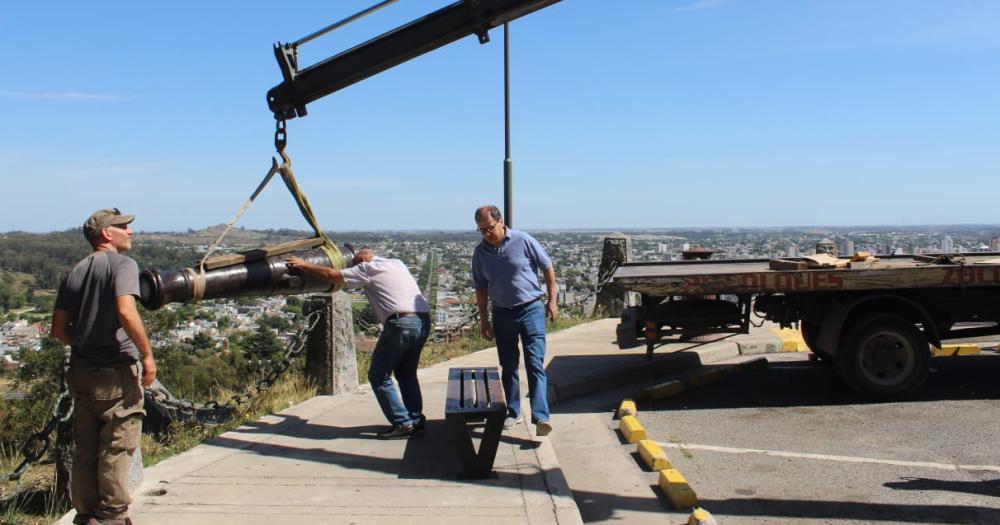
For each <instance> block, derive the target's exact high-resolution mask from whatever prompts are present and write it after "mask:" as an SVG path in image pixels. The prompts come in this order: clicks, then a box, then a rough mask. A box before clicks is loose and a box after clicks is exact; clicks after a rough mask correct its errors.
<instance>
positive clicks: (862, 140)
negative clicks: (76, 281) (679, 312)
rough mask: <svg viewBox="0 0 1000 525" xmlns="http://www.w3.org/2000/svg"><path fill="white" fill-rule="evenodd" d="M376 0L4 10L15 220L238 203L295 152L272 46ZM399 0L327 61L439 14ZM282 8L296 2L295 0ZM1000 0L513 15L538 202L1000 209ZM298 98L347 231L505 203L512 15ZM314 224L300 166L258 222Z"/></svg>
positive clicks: (732, 212)
mask: <svg viewBox="0 0 1000 525" xmlns="http://www.w3.org/2000/svg"><path fill="white" fill-rule="evenodd" d="M372 3H374V0H365V1H364V2H357V1H353V0H351V1H346V0H342V1H337V2H330V1H327V2H294V3H286V4H280V3H279V4H275V3H274V2H260V1H235V0H233V1H216V2H197V3H196V2H185V1H178V2H168V3H163V2H160V3H151V2H126V1H107V2H68V1H66V2H17V3H14V4H12V5H9V6H5V8H4V14H3V15H2V16H0V45H2V46H3V48H4V50H5V52H4V53H3V55H2V56H0V68H2V71H3V74H2V75H0V112H2V114H3V115H4V124H3V126H0V169H2V171H0V231H9V230H27V231H49V230H53V229H64V228H68V227H73V226H78V225H79V224H81V223H82V221H83V219H84V218H86V216H87V215H89V214H90V212H92V211H93V210H94V209H96V208H99V207H105V206H118V207H120V208H122V209H123V210H125V211H127V212H130V213H135V214H137V215H138V217H139V219H138V221H137V223H136V227H137V229H140V230H184V229H187V228H201V227H204V226H208V225H212V224H218V223H222V222H226V221H228V220H229V219H230V218H231V217H232V215H233V214H234V213H235V212H236V210H237V209H238V208H239V207H240V206H241V205H242V204H243V202H244V201H245V199H246V198H247V196H248V195H249V194H250V192H251V191H252V190H253V189H254V188H255V187H256V185H257V183H258V182H259V181H260V179H261V178H262V177H263V175H264V173H265V172H266V170H267V168H268V167H269V165H270V157H271V155H272V154H273V145H272V140H273V127H274V121H273V118H272V116H271V114H270V112H269V111H268V109H267V105H266V102H265V94H266V92H267V90H268V89H269V88H271V87H272V86H274V85H276V84H277V83H279V81H280V79H281V75H280V73H279V70H278V68H277V65H276V63H275V61H274V58H273V55H272V52H271V45H272V44H273V43H274V42H275V41H292V40H296V39H298V38H300V37H302V36H305V35H307V34H309V33H311V32H313V31H315V30H317V29H319V28H321V27H323V26H325V25H327V24H329V23H332V22H334V21H336V20H339V19H341V18H343V17H345V16H347V15H349V14H351V13H353V12H355V11H358V10H360V9H362V8H363V7H367V6H368V5H370V4H372ZM447 3H448V2H442V1H437V0H435V1H430V0H427V1H417V0H401V1H400V2H398V3H397V4H394V5H392V6H390V7H388V8H386V9H384V10H382V11H380V12H378V13H376V14H374V15H371V16H369V17H367V18H365V19H364V20H362V21H361V22H359V23H356V24H353V25H352V26H349V27H348V28H346V29H343V30H340V31H336V32H334V33H333V34H331V35H329V36H327V37H324V38H322V39H320V40H318V41H314V42H312V43H310V44H307V45H306V46H305V47H304V48H302V50H301V51H300V56H301V60H302V62H303V64H304V65H305V64H312V63H314V62H316V61H319V60H322V59H324V58H326V57H328V56H330V55H332V54H334V53H336V52H338V51H341V50H343V49H346V48H348V47H350V46H353V45H355V44H357V43H360V42H362V41H363V40H366V39H367V38H369V37H372V36H374V35H377V34H380V33H382V32H384V31H386V30H388V29H391V28H393V27H396V26H398V25H401V24H402V23H405V22H407V21H409V20H412V19H414V18H417V17H419V16H422V15H423V14H426V13H428V12H430V11H433V10H434V9H436V8H437V7H440V6H443V5H446V4H447ZM282 5H283V6H284V7H278V6H282ZM998 28H1000V2H995V1H992V0H935V1H932V0H837V1H832V0H829V1H819V0H813V1H808V0H801V1H791V0H785V1H769V0H757V1H751V0H634V1H620V2H606V1H598V0H564V1H562V2H560V3H558V4H556V5H554V6H552V7H549V8H546V9H544V10H542V11H539V12H537V13H534V14H532V15H529V16H527V17H524V18H522V19H519V20H517V21H515V22H514V23H513V24H512V26H511V55H512V65H511V68H512V95H513V102H512V104H513V106H512V119H513V159H514V177H515V183H514V186H515V223H516V226H517V227H520V228H528V229H541V228H588V227H609V228H629V227H688V226H792V225H804V224H824V225H848V224H928V223H937V224H956V223H1000V219H998V214H997V212H996V210H997V198H998V195H1000V31H998ZM491 37H492V41H491V42H490V43H489V44H487V45H485V46H482V45H480V44H479V43H478V41H477V40H476V39H475V37H469V38H466V39H464V40H461V41H459V42H456V43H454V44H452V45H450V46H447V47H445V48H442V49H439V50H437V51H435V52H432V53H430V54H427V55H424V56H422V57H419V58H417V59H415V60H412V61H410V62H408V63H405V64H403V65H401V66H398V67H396V68H394V69H392V70H390V71H387V72H385V73H383V74H381V75H378V76H376V77H373V78H370V79H368V80H365V81H363V82H361V83H359V84H355V85H354V86H351V87H349V88H347V89H345V90H343V91H341V92H338V93H334V94H333V95H330V96H328V97H326V98H324V99H322V100H320V101H317V102H314V103H312V104H311V105H310V106H309V115H308V116H307V117H305V118H301V119H294V120H292V121H289V124H288V127H289V146H288V152H289V154H290V155H291V157H292V159H293V162H294V167H295V172H296V176H297V178H298V181H299V184H300V185H301V187H302V188H303V189H304V190H305V191H306V193H307V195H308V196H309V198H310V200H311V201H312V203H313V208H314V209H315V211H316V214H317V216H318V219H319V222H320V224H321V225H322V226H323V228H324V229H327V230H333V231H337V230H359V229H360V230H372V229H462V228H472V227H473V224H472V220H471V217H472V212H473V209H474V208H475V207H476V206H477V205H479V204H482V203H489V202H494V203H496V204H498V205H501V206H502V202H501V200H502V196H503V189H502V158H503V90H502V79H503V77H502V58H503V33H502V30H500V29H496V30H494V31H493V32H491ZM240 224H241V225H243V226H246V227H248V228H283V227H291V228H300V229H307V225H306V224H305V222H304V221H303V220H302V219H301V217H300V216H299V215H298V212H297V210H296V208H295V206H294V203H293V201H292V200H291V198H290V196H289V195H288V194H287V192H286V191H285V190H284V188H283V186H282V185H281V184H280V182H279V181H274V182H272V184H271V186H269V187H268V189H267V190H266V191H265V192H264V194H263V195H262V196H261V197H260V198H259V199H258V201H257V202H256V203H255V204H254V206H253V207H251V209H250V210H249V211H248V212H247V213H246V215H244V218H243V219H242V220H241V222H240Z"/></svg>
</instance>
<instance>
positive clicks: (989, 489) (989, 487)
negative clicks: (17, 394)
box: [883, 478, 1000, 497]
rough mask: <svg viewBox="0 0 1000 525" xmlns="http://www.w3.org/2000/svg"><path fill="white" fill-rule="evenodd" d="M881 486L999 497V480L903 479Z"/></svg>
mask: <svg viewBox="0 0 1000 525" xmlns="http://www.w3.org/2000/svg"><path fill="white" fill-rule="evenodd" d="M883 485H884V486H885V487H888V488H890V489H896V490H940V491H947V492H965V493H967V494H978V495H980V496H996V497H1000V479H990V480H976V481H958V480H943V479H930V478H903V480H902V481H892V482H888V483H884V484H883Z"/></svg>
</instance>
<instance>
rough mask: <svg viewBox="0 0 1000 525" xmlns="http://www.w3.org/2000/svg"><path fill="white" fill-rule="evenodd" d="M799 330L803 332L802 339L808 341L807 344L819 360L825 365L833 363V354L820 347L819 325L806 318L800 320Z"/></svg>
mask: <svg viewBox="0 0 1000 525" xmlns="http://www.w3.org/2000/svg"><path fill="white" fill-rule="evenodd" d="M799 332H801V333H802V340H803V341H805V342H806V346H808V347H809V351H811V352H812V353H813V354H814V355H815V356H816V358H818V359H819V362H820V363H822V364H824V365H832V364H833V361H834V359H833V356H832V355H830V354H829V353H827V352H824V351H822V350H820V349H819V325H818V324H816V323H813V322H810V321H806V320H805V319H801V320H799Z"/></svg>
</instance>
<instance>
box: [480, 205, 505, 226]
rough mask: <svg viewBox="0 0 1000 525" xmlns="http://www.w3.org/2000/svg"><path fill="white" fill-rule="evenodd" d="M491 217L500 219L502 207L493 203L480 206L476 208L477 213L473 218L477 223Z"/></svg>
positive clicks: (495, 219)
mask: <svg viewBox="0 0 1000 525" xmlns="http://www.w3.org/2000/svg"><path fill="white" fill-rule="evenodd" d="M487 217H489V218H491V219H493V220H494V221H499V220H500V218H501V217H502V215H500V209H499V208H497V207H496V206H494V205H492V204H487V205H486V206H480V207H478V208H476V215H475V218H474V219H473V220H475V221H476V222H477V223H478V222H479V221H481V220H483V219H485V218H487Z"/></svg>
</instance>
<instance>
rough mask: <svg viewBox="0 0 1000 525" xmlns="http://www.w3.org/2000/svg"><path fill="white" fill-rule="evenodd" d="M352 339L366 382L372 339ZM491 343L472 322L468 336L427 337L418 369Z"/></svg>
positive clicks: (565, 322) (559, 325) (564, 318)
mask: <svg viewBox="0 0 1000 525" xmlns="http://www.w3.org/2000/svg"><path fill="white" fill-rule="evenodd" d="M593 320H595V318H593V317H582V316H568V315H561V316H560V317H559V318H558V319H556V321H555V322H554V323H553V322H551V321H547V322H546V331H547V332H548V333H550V334H551V333H554V332H558V331H560V330H565V329H567V328H572V327H574V326H577V325H580V324H584V323H589V322H591V321H593ZM355 341H356V344H355V347H356V348H357V359H358V381H359V382H360V383H367V382H368V367H369V366H370V365H371V361H372V354H371V352H372V349H373V346H374V344H375V340H374V339H371V338H364V337H361V338H355ZM493 346H496V342H495V341H488V340H486V339H483V338H482V337H481V336H480V335H479V325H477V324H474V325H472V326H471V327H470V330H469V333H468V335H465V336H461V337H456V338H454V339H452V340H450V341H433V340H428V341H427V344H425V345H424V349H423V351H422V352H421V353H420V368H427V367H429V366H433V365H436V364H438V363H442V362H444V361H448V360H449V359H454V358H456V357H461V356H463V355H466V354H471V353H472V352H477V351H479V350H483V349H486V348H491V347H493Z"/></svg>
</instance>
